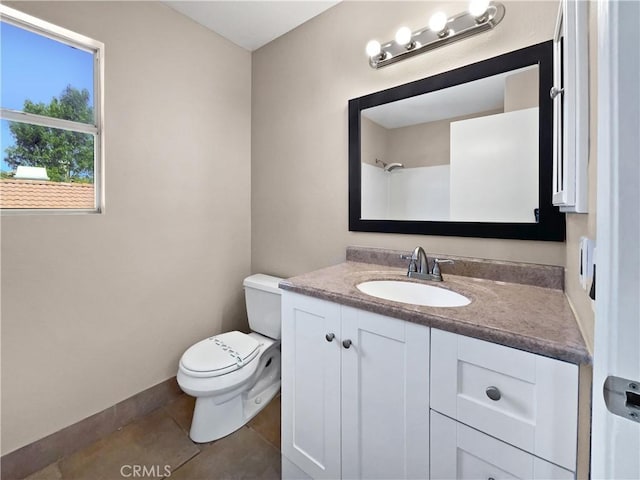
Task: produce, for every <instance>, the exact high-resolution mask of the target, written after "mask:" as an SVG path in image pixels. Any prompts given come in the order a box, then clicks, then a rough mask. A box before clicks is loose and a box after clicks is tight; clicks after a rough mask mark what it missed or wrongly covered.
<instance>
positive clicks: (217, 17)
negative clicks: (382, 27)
mask: <svg viewBox="0 0 640 480" xmlns="http://www.w3.org/2000/svg"><path fill="white" fill-rule="evenodd" d="M164 3H165V4H167V5H168V6H169V7H171V8H173V9H174V10H176V11H178V12H180V13H182V14H184V15H186V16H187V17H189V18H191V19H193V20H195V21H196V22H198V23H199V24H201V25H204V26H205V27H207V28H208V29H210V30H213V31H214V32H216V33H218V34H219V35H222V36H223V37H225V38H226V39H228V40H230V41H232V42H233V43H235V44H236V45H239V46H241V47H242V48H244V49H246V50H249V51H250V52H252V51H254V50H257V49H258V48H260V47H262V46H263V45H265V44H267V43H269V42H270V41H272V40H275V39H276V38H278V37H279V36H281V35H284V34H285V33H287V32H289V31H290V30H293V29H294V28H296V27H297V26H299V25H302V24H303V23H304V22H306V21H307V20H310V19H311V18H313V17H315V16H316V15H319V14H320V13H322V12H324V11H325V10H327V9H329V8H331V7H333V6H334V5H336V4H338V3H340V0H337V1H324V0H317V1H316V0H297V1H292V0H289V1H270V0H261V1H255V0H254V1H244V0H235V1H165V2H164Z"/></svg>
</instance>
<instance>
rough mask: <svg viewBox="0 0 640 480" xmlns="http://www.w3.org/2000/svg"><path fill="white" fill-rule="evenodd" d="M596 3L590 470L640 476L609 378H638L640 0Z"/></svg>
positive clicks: (630, 427)
mask: <svg viewBox="0 0 640 480" xmlns="http://www.w3.org/2000/svg"><path fill="white" fill-rule="evenodd" d="M591 6H592V8H596V5H594V4H591ZM597 8H598V138H597V144H598V158H597V161H598V177H597V178H598V179H597V189H598V193H597V204H598V205H597V221H598V224H597V258H596V264H597V270H596V278H597V281H596V286H597V288H596V326H595V347H594V357H593V362H594V374H593V377H594V378H593V380H594V383H593V430H592V445H591V475H592V477H593V478H595V479H601V478H602V479H604V478H606V479H620V478H630V479H631V478H633V479H638V478H640V455H639V454H638V452H640V423H637V422H634V421H632V420H630V419H629V418H623V417H621V416H616V415H613V414H611V413H610V412H609V411H608V410H607V407H606V405H605V402H604V398H603V386H604V383H605V381H606V379H607V378H608V377H609V376H616V377H621V378H626V379H631V380H636V381H640V279H639V272H640V213H639V212H640V193H639V192H640V160H639V155H640V153H639V152H640V140H639V139H640V133H639V132H640V87H639V85H640V54H639V49H638V45H640V33H639V32H640V30H639V29H638V25H640V3H639V2H636V1H620V2H617V1H608V2H605V1H603V2H598V3H597ZM623 386H624V385H623ZM627 388H628V389H629V390H630V387H629V385H628V382H627ZM631 413H633V410H632V411H631ZM627 415H628V414H627ZM637 415H640V409H639V410H638V411H637Z"/></svg>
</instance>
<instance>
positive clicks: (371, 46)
mask: <svg viewBox="0 0 640 480" xmlns="http://www.w3.org/2000/svg"><path fill="white" fill-rule="evenodd" d="M366 50H367V55H369V56H370V57H377V56H378V55H380V52H381V51H382V47H381V46H380V42H378V41H377V40H370V41H369V43H367V48H366Z"/></svg>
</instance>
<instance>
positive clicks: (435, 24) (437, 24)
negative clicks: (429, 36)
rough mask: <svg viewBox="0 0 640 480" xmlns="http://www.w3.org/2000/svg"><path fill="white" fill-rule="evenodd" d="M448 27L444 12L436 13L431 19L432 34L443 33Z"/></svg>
mask: <svg viewBox="0 0 640 480" xmlns="http://www.w3.org/2000/svg"><path fill="white" fill-rule="evenodd" d="M446 26H447V15H446V14H445V13H444V12H436V13H434V14H433V15H431V18H430V19H429V29H430V30H431V31H432V32H436V33H438V32H441V31H442V30H444V27H446Z"/></svg>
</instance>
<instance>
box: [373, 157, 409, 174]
mask: <svg viewBox="0 0 640 480" xmlns="http://www.w3.org/2000/svg"><path fill="white" fill-rule="evenodd" d="M376 163H379V164H380V165H382V169H383V170H384V171H385V172H393V171H394V170H395V169H396V168H404V165H403V164H401V163H398V162H394V163H385V162H383V161H382V160H378V159H377V158H376Z"/></svg>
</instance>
